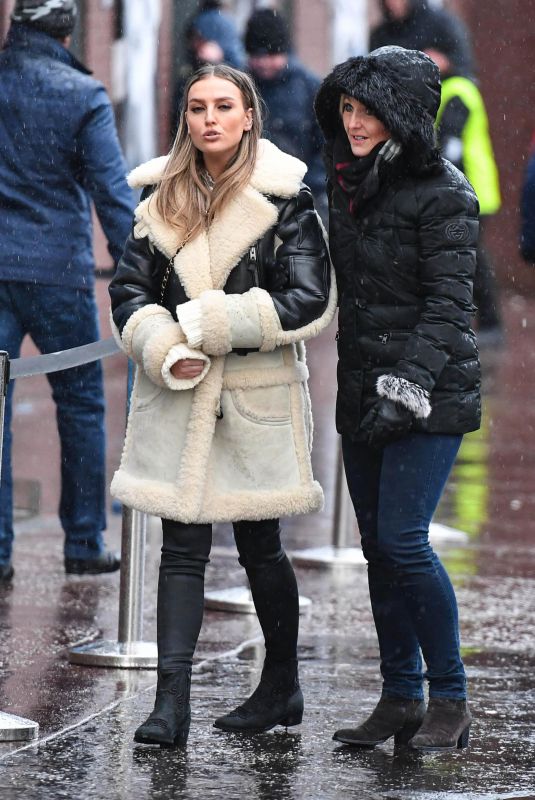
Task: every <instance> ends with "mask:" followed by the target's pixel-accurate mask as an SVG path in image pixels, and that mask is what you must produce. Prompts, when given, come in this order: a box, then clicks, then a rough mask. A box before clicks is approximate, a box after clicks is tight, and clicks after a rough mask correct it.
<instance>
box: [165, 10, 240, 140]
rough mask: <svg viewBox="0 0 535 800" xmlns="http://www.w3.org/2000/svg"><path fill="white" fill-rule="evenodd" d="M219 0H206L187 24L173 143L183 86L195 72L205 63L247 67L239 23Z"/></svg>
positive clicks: (173, 112) (175, 100) (175, 95)
mask: <svg viewBox="0 0 535 800" xmlns="http://www.w3.org/2000/svg"><path fill="white" fill-rule="evenodd" d="M222 6H223V3H222V2H220V0H204V2H203V3H201V5H200V8H199V11H198V13H197V14H195V15H194V16H193V17H191V18H190V19H189V21H188V22H187V23H186V26H185V30H184V35H185V37H186V42H187V61H186V63H185V64H183V66H182V67H181V69H180V71H179V73H178V78H177V80H176V83H175V89H174V92H173V100H172V106H171V137H170V138H171V142H172V141H173V140H174V138H175V136H176V133H177V130H178V119H179V116H180V109H181V107H182V99H183V95H184V87H185V85H186V83H187V82H188V81H189V79H190V77H191V76H192V75H193V73H194V72H195V71H196V70H197V69H200V67H202V66H204V65H205V64H227V65H228V66H229V67H235V69H243V68H244V67H245V61H246V57H245V50H244V49H243V43H242V40H241V37H240V34H239V33H238V29H237V27H236V24H235V22H234V20H233V19H232V17H231V16H230V14H227V13H226V12H225V10H224V8H223V7H222Z"/></svg>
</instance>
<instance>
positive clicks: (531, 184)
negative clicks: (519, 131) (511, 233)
mask: <svg viewBox="0 0 535 800" xmlns="http://www.w3.org/2000/svg"><path fill="white" fill-rule="evenodd" d="M521 214H522V227H521V230H520V252H521V253H522V255H523V257H524V258H525V259H526V261H535V153H534V154H533V155H532V156H531V158H530V159H529V161H528V166H527V169H526V174H525V176H524V183H523V186H522V200H521Z"/></svg>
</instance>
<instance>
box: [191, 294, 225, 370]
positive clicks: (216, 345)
mask: <svg viewBox="0 0 535 800" xmlns="http://www.w3.org/2000/svg"><path fill="white" fill-rule="evenodd" d="M226 297H227V295H226V294H225V292H223V291H222V290H220V289H218V290H216V289H212V290H211V291H208V292H203V293H202V294H201V296H200V298H199V300H200V304H201V309H202V323H201V325H202V333H203V342H202V349H203V351H204V352H205V353H208V355H213V356H224V355H226V354H227V353H230V351H231V350H232V340H231V336H230V325H229V319H228V315H227V305H226Z"/></svg>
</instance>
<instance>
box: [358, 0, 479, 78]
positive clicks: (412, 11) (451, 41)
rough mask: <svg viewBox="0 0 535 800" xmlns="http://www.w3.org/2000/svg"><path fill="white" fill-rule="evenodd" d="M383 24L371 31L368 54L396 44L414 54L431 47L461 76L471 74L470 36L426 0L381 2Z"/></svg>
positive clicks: (455, 20) (459, 23)
mask: <svg viewBox="0 0 535 800" xmlns="http://www.w3.org/2000/svg"><path fill="white" fill-rule="evenodd" d="M381 8H382V12H383V20H382V22H380V23H379V25H378V26H377V27H376V28H374V29H373V30H372V31H371V34H370V50H375V49H376V48H377V47H384V46H385V45H388V44H396V45H399V46H400V47H407V48H409V49H411V48H412V49H415V50H425V49H426V48H427V47H433V48H436V49H439V50H442V51H444V52H446V53H449V54H450V58H451V60H452V62H453V63H454V64H455V65H456V67H457V69H459V70H462V72H463V73H464V74H472V75H473V73H474V68H475V66H474V57H473V52H472V43H471V40H470V34H469V32H468V29H467V27H466V25H465V24H464V22H463V21H462V20H461V19H460V18H459V17H458V16H457V15H456V14H453V13H452V12H451V11H448V10H447V9H445V8H433V7H432V6H431V4H430V3H429V0H381Z"/></svg>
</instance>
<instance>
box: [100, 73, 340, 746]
mask: <svg viewBox="0 0 535 800" xmlns="http://www.w3.org/2000/svg"><path fill="white" fill-rule="evenodd" d="M260 135H261V111H260V103H259V99H258V96H257V94H256V91H255V89H254V85H253V83H252V81H251V80H250V78H249V77H248V76H247V75H245V74H244V73H242V72H239V71H238V70H235V69H232V68H231V67H226V66H221V65H218V66H207V67H203V68H202V69H200V70H199V71H198V72H196V73H195V75H193V76H192V78H191V80H190V81H189V83H188V85H187V86H186V89H185V93H184V105H183V108H182V110H181V115H180V121H179V130H178V133H177V137H176V140H175V143H174V145H173V148H172V150H171V153H170V155H169V156H165V157H162V158H157V159H155V160H153V161H150V162H149V163H147V164H144V165H142V166H140V167H138V168H137V169H135V170H134V171H133V173H132V174H131V175H130V183H131V185H132V186H137V187H144V191H143V194H142V199H141V202H140V204H139V206H138V208H137V210H136V214H135V224H134V227H133V231H132V234H131V236H130V237H129V239H128V241H127V243H126V247H125V252H124V255H123V258H122V260H121V262H120V264H119V267H118V270H117V273H116V276H115V278H114V280H113V281H112V283H111V286H110V294H111V299H112V311H113V320H114V323H115V325H116V327H117V329H118V332H119V334H120V338H121V345H122V347H123V349H124V350H125V352H126V353H127V354H128V355H129V356H130V357H131V358H133V359H134V360H135V361H136V363H137V365H138V369H137V378H136V383H135V387H134V392H133V396H132V402H131V411H130V418H129V422H128V429H127V435H126V443H125V448H124V452H123V457H122V461H121V465H120V468H119V470H118V471H117V472H116V474H115V476H114V479H113V482H112V493H113V494H114V495H115V496H116V497H118V498H119V499H120V500H121V501H122V502H123V503H125V504H126V505H128V506H131V507H133V508H137V509H139V510H141V511H145V512H147V513H149V514H154V515H157V516H160V517H161V518H162V523H163V546H162V558H161V565H160V578H159V583H158V632H157V639H158V687H157V692H156V704H155V708H154V711H153V712H152V714H151V715H150V716H149V718H148V719H147V720H146V721H145V723H144V724H143V725H141V726H140V727H139V728H138V729H137V731H136V733H135V737H134V738H135V740H136V741H137V742H144V743H159V744H161V745H167V746H170V745H171V746H172V745H178V744H184V743H185V742H186V740H187V736H188V730H189V724H190V702H189V687H190V678H191V666H192V659H193V654H194V651H195V646H196V643H197V638H198V635H199V630H200V626H201V621H202V615H203V594H204V592H203V588H204V569H205V565H206V563H207V561H208V557H209V554H210V547H211V536H212V529H211V523H213V522H232V523H233V527H234V536H235V540H236V545H237V548H238V552H239V561H240V564H241V565H242V566H243V567H244V568H245V571H246V573H247V577H248V579H249V583H250V585H251V591H252V595H253V599H254V603H255V607H256V611H257V614H258V618H259V621H260V625H261V627H262V631H263V634H264V638H265V646H266V659H265V662H264V667H263V671H262V676H261V680H260V684H259V686H258V688H257V689H256V690H255V692H254V693H253V695H252V696H251V697H250V698H249V699H248V700H246V701H245V702H244V703H243V704H242V705H240V706H239V707H238V708H237V709H235V710H234V711H232V712H230V713H229V714H226V715H225V716H223V717H220V718H219V719H217V720H216V722H215V726H216V727H217V728H220V729H222V730H226V731H248V732H261V731H266V730H269V729H270V728H273V727H274V726H275V725H279V724H280V725H285V726H290V725H297V724H299V723H300V722H301V719H302V715H303V696H302V693H301V690H300V688H299V680H298V672H297V654H296V647H297V632H298V592H297V585H296V580H295V575H294V572H293V569H292V567H291V564H290V562H289V560H288V558H287V556H286V554H285V552H284V550H283V548H282V546H281V540H280V527H279V517H280V516H282V515H284V516H288V515H291V514H302V513H307V512H310V511H315V510H317V509H319V508H320V506H321V504H322V491H321V488H320V486H319V484H318V483H317V482H316V481H315V480H314V478H313V475H312V470H311V465H310V447H311V437H312V423H311V416H310V407H309V397H308V391H307V385H306V380H307V368H306V364H305V359H304V348H303V346H302V344H301V343H302V341H303V340H304V339H306V338H309V337H311V336H314V335H316V334H317V333H319V332H320V331H321V330H322V329H323V328H324V327H325V326H326V325H327V324H328V323H329V321H330V320H331V318H332V316H333V313H334V309H335V305H336V297H335V294H334V291H333V290H332V288H331V277H330V266H329V260H328V255H327V251H326V247H325V244H324V239H323V236H322V231H321V229H320V225H319V223H318V219H317V215H316V213H315V211H314V206H313V203H312V198H311V194H310V191H309V189H308V188H307V187H306V186H305V185H304V184H303V183H302V178H303V175H304V174H305V172H306V166H305V164H303V163H302V162H300V161H298V160H297V159H295V158H293V157H291V156H288V155H286V154H285V153H282V152H281V151H280V150H278V149H277V148H276V147H275V146H274V145H273V144H271V143H270V142H268V141H265V140H261V139H260Z"/></svg>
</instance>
